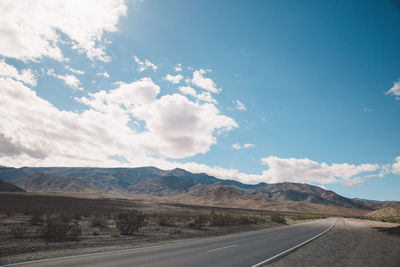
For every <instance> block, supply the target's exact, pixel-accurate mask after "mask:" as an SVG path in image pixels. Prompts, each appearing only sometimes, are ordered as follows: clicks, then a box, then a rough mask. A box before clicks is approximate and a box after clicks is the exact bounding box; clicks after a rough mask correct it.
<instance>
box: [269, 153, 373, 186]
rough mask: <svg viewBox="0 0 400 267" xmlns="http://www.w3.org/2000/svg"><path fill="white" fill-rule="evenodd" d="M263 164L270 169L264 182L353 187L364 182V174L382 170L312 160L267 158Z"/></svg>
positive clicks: (368, 166)
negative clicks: (333, 184)
mask: <svg viewBox="0 0 400 267" xmlns="http://www.w3.org/2000/svg"><path fill="white" fill-rule="evenodd" d="M261 162H262V164H264V165H267V166H268V167H269V169H268V170H265V171H263V173H262V177H263V181H266V182H270V183H277V182H284V181H285V182H298V183H313V182H316V183H319V184H332V183H338V182H341V183H342V184H344V185H346V186H353V185H356V184H358V183H360V182H362V181H363V180H362V179H363V178H365V176H362V174H363V173H371V172H376V171H378V170H379V169H380V166H379V165H377V164H360V165H354V164H348V163H342V164H336V163H334V164H331V165H328V164H327V163H325V162H322V163H318V162H315V161H312V160H310V159H307V158H304V159H296V158H278V157H273V156H270V157H267V158H263V159H262V160H261Z"/></svg>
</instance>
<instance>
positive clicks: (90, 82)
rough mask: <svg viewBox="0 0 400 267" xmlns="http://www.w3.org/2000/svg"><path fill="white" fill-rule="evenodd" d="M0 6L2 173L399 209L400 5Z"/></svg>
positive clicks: (114, 0)
mask: <svg viewBox="0 0 400 267" xmlns="http://www.w3.org/2000/svg"><path fill="white" fill-rule="evenodd" d="M26 6H27V4H26V3H24V2H23V1H21V2H18V3H14V2H13V1H10V3H7V1H3V2H2V3H1V4H0V9H1V10H2V14H6V15H5V16H2V18H1V19H0V21H1V23H0V25H2V26H0V35H1V39H2V40H3V41H2V44H0V60H1V61H0V90H1V93H2V99H0V112H1V114H3V115H2V116H1V117H0V164H1V165H6V166H15V167H20V166H98V167H110V166H115V167H117V166H127V167H136V166H145V165H154V166H158V167H160V168H164V169H171V168H174V167H181V168H185V169H188V170H189V171H193V172H206V173H208V174H210V175H215V176H217V177H219V178H224V179H236V180H239V181H243V182H248V183H257V182H262V181H263V182H268V183H273V182H283V181H290V182H305V183H312V184H315V185H319V186H323V187H324V188H327V189H330V190H334V191H335V192H337V193H339V194H342V195H344V196H347V197H359V198H370V199H377V200H388V199H389V200H400V194H399V192H398V188H400V157H399V156H400V146H399V136H400V123H399V118H400V80H399V79H400V49H398V44H399V43H400V28H399V27H398V26H399V25H400V6H399V4H398V2H396V1H379V2H378V1H361V2H360V1H306V2H304V1H252V2H248V1H152V0H145V1H126V2H124V1H120V0H107V1H104V2H103V1H100V2H99V1H94V2H92V1H84V2H82V1H76V2H75V1H68V3H66V2H65V1H47V2H46V1H43V2H37V3H34V4H32V7H30V8H29V9H27V8H25V7H26Z"/></svg>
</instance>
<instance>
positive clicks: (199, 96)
mask: <svg viewBox="0 0 400 267" xmlns="http://www.w3.org/2000/svg"><path fill="white" fill-rule="evenodd" d="M196 99H197V100H199V101H204V102H207V103H212V104H218V101H217V100H216V99H215V98H214V97H212V95H211V93H210V92H202V93H201V94H197V95H196Z"/></svg>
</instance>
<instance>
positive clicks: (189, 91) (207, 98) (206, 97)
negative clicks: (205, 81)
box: [178, 86, 218, 105]
mask: <svg viewBox="0 0 400 267" xmlns="http://www.w3.org/2000/svg"><path fill="white" fill-rule="evenodd" d="M178 89H179V91H181V92H182V93H183V94H185V95H190V96H193V97H194V98H195V99H196V100H197V101H199V102H206V103H211V104H214V105H216V104H218V101H217V100H216V99H215V98H214V97H213V96H212V95H211V93H210V92H206V91H203V92H202V93H201V94H197V92H196V90H195V89H193V88H192V87H190V86H179V87H178Z"/></svg>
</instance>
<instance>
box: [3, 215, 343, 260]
mask: <svg viewBox="0 0 400 267" xmlns="http://www.w3.org/2000/svg"><path fill="white" fill-rule="evenodd" d="M335 222H336V219H323V220H318V221H313V222H307V223H301V224H295V225H291V226H282V227H276V228H269V229H264V230H258V231H252V232H246V233H240V234H232V235H226V236H218V237H211V238H202V239H196V240H190V241H184V242H178V243H170V244H166V245H157V246H148V247H139V248H132V249H125V250H119V251H108V252H100V253H94V254H87V255H77V256H70V257H62V258H55V259H48V260H40V261H32V262H23V263H17V264H12V265H8V266H22V265H23V266H41V267H42V266H96V267H97V266H149V267H155V266H163V267H167V266H173V267H175V266H218V267H223V266H259V265H263V264H264V263H266V260H267V259H271V258H273V257H274V256H276V255H279V254H281V253H284V252H286V251H288V250H290V249H291V248H294V247H296V246H298V245H300V244H302V243H304V242H307V241H309V240H311V239H312V238H314V237H316V236H318V235H320V234H321V233H324V232H326V231H327V230H328V229H330V228H331V227H332V226H333V225H334V224H335Z"/></svg>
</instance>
